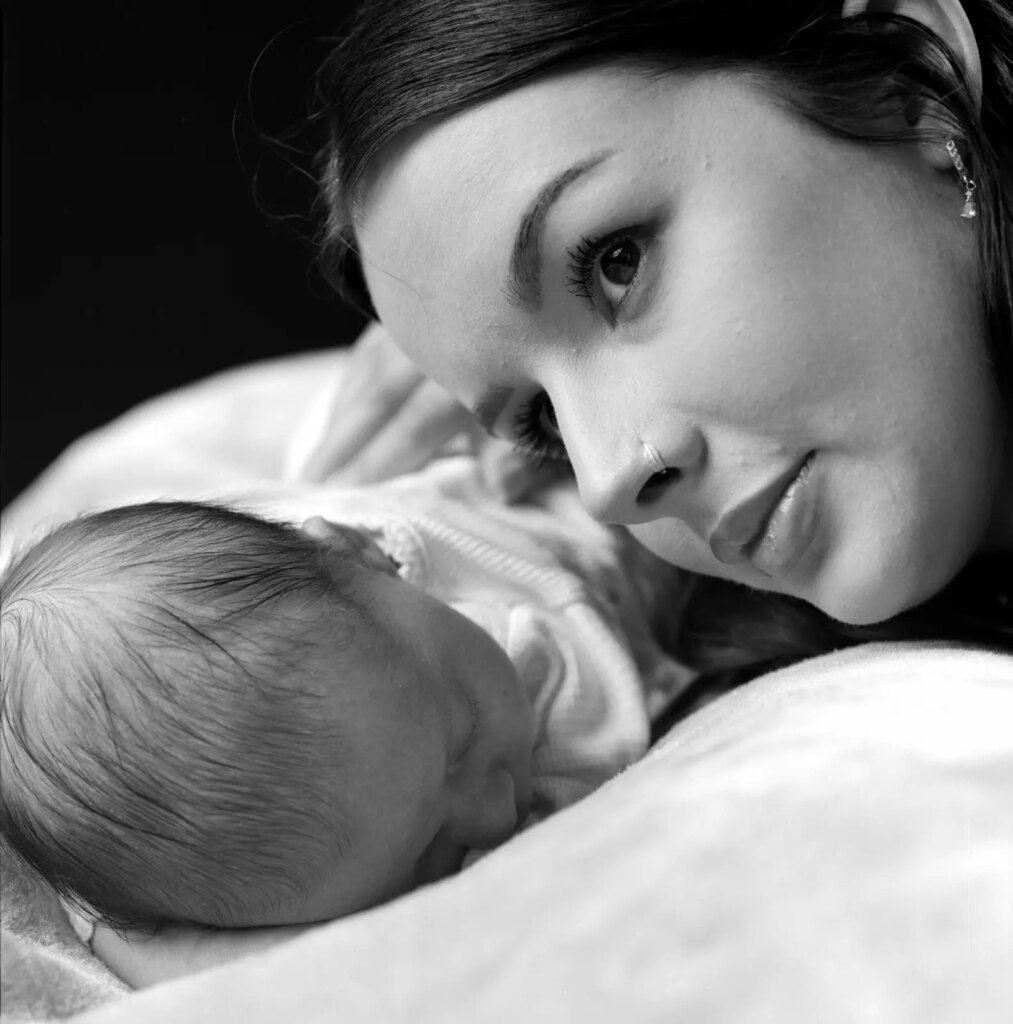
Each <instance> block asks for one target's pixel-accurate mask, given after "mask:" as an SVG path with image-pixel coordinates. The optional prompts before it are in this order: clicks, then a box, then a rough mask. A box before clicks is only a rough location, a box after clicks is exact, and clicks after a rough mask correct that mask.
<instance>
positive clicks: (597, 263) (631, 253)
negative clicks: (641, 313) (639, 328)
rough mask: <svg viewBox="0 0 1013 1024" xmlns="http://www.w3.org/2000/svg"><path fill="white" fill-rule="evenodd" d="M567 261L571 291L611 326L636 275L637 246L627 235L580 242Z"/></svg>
mask: <svg viewBox="0 0 1013 1024" xmlns="http://www.w3.org/2000/svg"><path fill="white" fill-rule="evenodd" d="M569 257H570V287H571V290H572V291H573V292H574V293H575V294H576V295H578V296H580V297H582V298H584V299H586V300H587V301H588V302H589V303H590V304H591V306H592V308H594V309H598V310H600V311H601V312H602V313H604V314H605V316H606V317H607V319H608V320H609V322H610V323H614V322H615V319H616V317H617V315H618V313H619V310H620V309H621V308H622V306H623V303H625V301H626V299H627V298H628V296H629V294H630V292H631V291H632V289H633V286H634V285H635V284H636V281H637V278H638V276H639V275H640V268H641V265H642V264H643V260H644V250H643V247H642V246H641V244H640V243H639V242H638V241H637V240H636V238H634V237H633V235H632V234H631V233H630V232H629V231H625V232H620V233H618V234H612V235H609V236H607V237H606V238H603V239H599V240H597V241H596V240H594V239H590V238H584V239H582V240H581V243H580V245H579V246H578V247H577V248H576V249H575V250H571V251H570V252H569Z"/></svg>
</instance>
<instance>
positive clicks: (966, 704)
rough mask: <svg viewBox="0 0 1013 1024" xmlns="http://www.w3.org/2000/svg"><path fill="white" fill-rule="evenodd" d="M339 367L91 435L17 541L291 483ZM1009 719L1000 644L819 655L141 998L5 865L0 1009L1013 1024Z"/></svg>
mask: <svg viewBox="0 0 1013 1024" xmlns="http://www.w3.org/2000/svg"><path fill="white" fill-rule="evenodd" d="M340 364H341V355H340V353H321V354H314V355H309V356H303V357H298V358H291V359H285V360H279V361H277V362H274V363H267V364H263V365H259V366H253V367H246V368H243V369H241V370H238V371H233V372H230V373H228V374H224V375H221V376H219V377H216V378H213V379H211V380H209V381H205V382H202V383H201V384H199V385H195V386H194V387H192V388H189V389H186V390H184V391H182V392H180V393H177V394H174V395H169V396H165V397H163V398H160V399H158V400H156V401H154V402H152V403H149V404H147V405H145V406H143V407H141V408H139V409H138V410H136V411H135V412H133V413H131V414H130V415H128V416H127V417H125V418H124V419H122V420H119V421H117V422H116V423H114V424H112V425H111V426H110V427H108V428H106V429H105V430H103V431H99V432H97V433H96V434H94V435H92V436H90V437H88V438H85V439H83V440H82V441H81V442H79V443H78V444H77V445H75V446H74V447H73V448H72V449H71V450H70V451H69V452H68V453H67V454H66V455H65V456H64V457H63V458H61V459H60V460H59V461H58V462H57V463H56V464H55V465H54V466H53V467H52V469H51V470H50V471H48V472H47V473H46V474H45V475H44V477H43V478H42V479H40V480H39V481H38V482H37V483H36V485H34V486H33V487H32V488H31V489H30V490H29V491H28V492H27V493H26V494H25V495H23V497H22V498H20V499H18V500H17V501H16V502H14V503H13V505H11V506H9V507H8V508H7V509H6V510H5V512H4V517H3V523H2V530H0V543H2V545H3V549H4V551H5V552H9V551H10V549H11V547H12V545H14V544H16V543H18V541H19V539H20V538H23V537H26V536H28V535H30V534H31V533H32V532H34V531H35V530H36V529H38V528H40V527H41V526H43V525H44V524H45V523H46V522H48V521H52V520H53V519H54V518H62V517H63V516H66V515H68V514H72V513H74V512H77V511H81V510H84V509H86V508H89V507H93V506H94V505H96V504H118V503H122V502H124V501H130V500H138V499H142V498H147V497H152V496H156V495H157V496H164V497H174V496H179V493H180V492H181V491H185V492H186V493H189V492H191V491H192V489H193V488H194V487H195V486H196V487H205V488H207V489H209V490H210V489H212V488H218V487H223V486H226V485H238V484H240V483H246V482H248V481H250V480H264V481H271V480H277V479H278V478H279V477H280V475H281V469H282V466H283V465H284V464H285V459H286V450H287V444H288V439H289V438H290V437H291V436H292V432H293V430H294V428H295V426H296V425H297V424H298V423H299V422H300V421H301V420H303V418H304V413H305V410H306V408H307V406H308V404H309V402H310V400H311V397H312V395H314V394H315V393H317V391H318V390H319V387H320V383H321V381H323V380H325V379H326V378H327V376H328V375H330V374H335V373H338V372H340ZM1011 722H1013V659H1010V658H1008V657H1002V656H998V655H989V654H985V653H981V652H974V651H965V650H959V649H950V648H946V647H922V646H907V645H898V646H894V647H887V648H881V647H867V648H858V649H856V650H854V651H850V652H847V653H846V654H842V655H836V656H828V657H826V658H821V659H817V660H815V661H811V662H806V663H803V664H800V665H797V666H794V667H793V668H791V669H788V670H785V671H783V672H781V673H777V674H774V675H771V676H767V677H765V678H762V679H758V680H756V681H755V682H753V683H751V684H750V685H749V686H747V687H745V688H743V689H741V690H738V691H736V692H734V693H731V694H729V695H727V696H725V697H723V698H721V699H720V700H718V701H716V702H715V703H714V704H712V705H710V706H709V707H708V708H705V709H704V710H702V711H700V712H698V713H697V714H694V715H693V716H692V717H691V718H689V719H688V720H686V721H685V722H684V723H683V724H682V725H681V726H679V727H678V728H677V730H676V731H675V732H674V733H673V734H672V735H671V736H670V737H669V739H668V740H667V742H666V743H665V744H664V745H663V746H662V747H661V749H658V750H656V751H652V752H651V753H650V754H649V755H648V756H647V757H646V758H645V759H644V760H643V761H641V762H640V763H639V764H637V765H635V766H633V767H632V768H630V769H628V770H627V771H626V772H624V773H622V774H621V775H620V776H619V777H617V778H616V779H614V780H613V781H612V782H610V783H608V784H607V785H605V786H604V787H602V788H601V789H599V790H598V791H597V792H596V793H594V794H592V795H591V796H589V797H588V798H587V799H586V800H584V801H582V802H580V803H578V804H576V805H575V806H573V807H570V808H568V809H567V810H564V811H562V812H561V813H559V814H558V815H555V816H554V817H553V818H551V819H550V820H548V821H547V822H545V823H544V824H542V825H539V826H538V827H536V828H533V829H531V830H530V831H528V832H526V833H525V834H523V835H521V836H519V837H518V838H517V839H516V840H514V841H512V842H510V843H509V844H507V845H506V846H505V847H503V848H501V849H500V850H498V851H495V852H494V853H493V854H491V855H490V856H489V857H487V858H486V859H485V860H483V861H482V862H481V863H480V864H478V865H476V866H475V868H473V869H472V870H470V871H467V872H464V873H463V874H462V875H460V876H458V877H456V878H454V879H450V880H447V881H446V882H443V883H441V884H439V885H437V886H434V887H432V888H431V889H429V890H422V891H419V892H416V893H413V894H411V895H409V896H407V897H405V898H403V899H401V900H398V901H397V902H395V903H393V904H390V905H388V906H386V907H381V908H379V909H377V910H376V911H371V912H369V913H366V914H363V915H359V916H357V917H353V918H349V919H347V920H344V921H337V922H334V923H333V924H330V925H326V926H324V927H322V928H321V929H320V930H319V931H315V932H313V933H312V934H310V935H307V936H306V937H305V938H302V939H299V940H297V941H294V942H292V943H290V944H288V945H286V946H284V947H281V948H279V949H278V950H276V951H274V952H271V953H267V954H261V955H258V956H256V957H253V958H250V959H248V960H246V961H240V962H237V963H235V964H233V965H230V966H228V967H225V968H221V969H217V970H214V971H211V972H208V973H206V974H203V975H199V976H195V977H192V978H189V979H184V980H182V981H179V982H174V983H172V984H168V985H165V986H160V987H157V988H154V989H151V990H149V991H147V992H143V993H137V994H129V995H127V996H126V997H125V998H122V987H121V986H119V985H118V984H117V983H116V981H115V979H113V978H112V976H111V975H110V974H109V972H108V971H106V970H105V969H104V968H103V966H102V965H101V964H100V963H99V962H98V961H97V960H94V959H93V958H90V955H89V954H88V952H87V950H86V949H85V948H84V947H83V946H82V945H80V944H77V940H76V939H75V937H74V936H73V933H72V932H71V931H70V928H69V926H68V925H67V924H66V921H65V919H64V917H63V915H62V914H61V913H60V912H59V908H58V907H57V905H56V902H55V900H54V899H53V897H52V895H51V894H50V893H48V892H46V891H44V890H42V889H40V888H39V887H37V886H34V885H32V884H30V882H29V881H28V880H27V879H25V878H24V877H23V876H22V875H21V873H20V872H19V871H18V869H17V865H16V864H13V863H12V862H10V860H9V859H8V858H5V859H4V861H3V863H2V881H3V891H2V894H0V905H2V909H3V951H2V956H3V962H2V972H0V973H2V979H3V998H2V1000H0V1015H2V1018H3V1020H4V1022H5V1024H6V1022H7V1021H10V1022H14V1021H26V1020H33V1021H36V1020H38V1021H41V1020H49V1019H55V1018H57V1017H60V1016H66V1015H67V1014H68V1013H72V1012H74V1011H75V1010H76V1009H83V1008H84V1007H86V1006H89V1005H91V1006H94V1005H96V1004H97V1003H99V1002H103V1001H109V1005H108V1006H107V1007H105V1008H104V1009H102V1010H100V1011H98V1012H96V1013H94V1014H91V1015H89V1016H87V1017H84V1018H82V1019H83V1020H86V1021H89V1022H92V1024H115V1022H121V1021H122V1022H126V1024H137V1022H144V1024H158V1022H160V1021H171V1022H173V1024H176V1022H179V1021H186V1022H193V1024H204V1022H208V1024H210V1022H214V1024H228V1022H232V1021H235V1022H237V1024H239V1022H242V1024H275V1022H277V1021H279V1020H280V1021H285V1022H290V1024H315V1022H328V1024H329V1022H332V1021H335V1020H340V1021H342V1022H343V1024H355V1022H357V1021H371V1022H372V1021H383V1022H392V1024H397V1022H398V1021H405V1022H412V1024H414V1022H420V1024H425V1022H426V1021H440V1022H444V1021H446V1022H452V1021H468V1022H472V1021H482V1022H487V1021H488V1022H492V1024H496V1022H498V1021H504V1022H507V1021H508V1022H511V1024H513V1022H516V1021H543V1020H544V1021H553V1022H555V1021H580V1022H582V1024H584V1022H596V1021H603V1022H609V1024H612V1022H614V1021H623V1022H638V1024H639V1022H654V1021H657V1022H659V1024H661V1022H664V1024H671V1022H673V1021H677V1022H683V1021H685V1022H692V1024H731V1022H734V1024H814V1022H819V1024H838V1022H840V1024H845V1022H846V1024H854V1022H860V1024H865V1022H868V1024H968V1022H974V1024H1008V1022H1009V1021H1010V1020H1013V990H1011V989H1013V971H1010V967H1009V965H1010V964H1011V963H1013V726H1011ZM118 995H119V996H120V998H116V997H117V996H118ZM114 1000H115V1001H114Z"/></svg>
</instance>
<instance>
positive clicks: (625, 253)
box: [598, 239, 640, 299]
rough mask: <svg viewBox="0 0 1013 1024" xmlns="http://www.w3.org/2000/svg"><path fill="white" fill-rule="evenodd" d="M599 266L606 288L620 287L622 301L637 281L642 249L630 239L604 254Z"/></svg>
mask: <svg viewBox="0 0 1013 1024" xmlns="http://www.w3.org/2000/svg"><path fill="white" fill-rule="evenodd" d="M598 265H599V267H600V268H601V276H602V279H603V281H604V282H605V283H606V287H607V286H608V285H614V286H617V287H619V288H620V289H621V291H620V294H619V298H620V299H621V298H622V295H623V293H624V292H625V291H626V289H627V288H629V286H630V285H631V284H633V282H634V281H635V280H636V277H637V270H638V269H639V268H640V247H639V246H638V245H637V243H636V242H634V241H633V240H632V239H628V240H626V241H625V242H621V243H620V244H619V245H617V246H614V247H613V248H611V249H609V251H608V252H605V253H603V254H602V257H601V260H599V264H598Z"/></svg>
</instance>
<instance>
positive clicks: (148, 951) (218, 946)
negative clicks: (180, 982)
mask: <svg viewBox="0 0 1013 1024" xmlns="http://www.w3.org/2000/svg"><path fill="white" fill-rule="evenodd" d="M314 927H316V925H286V926H283V927H271V928H242V929H230V930H214V929H204V928H189V927H178V928H165V929H164V930H162V931H160V932H159V933H158V934H157V935H143V934H140V933H125V934H119V933H117V932H115V931H113V930H112V928H109V927H107V926H106V925H102V924H97V925H96V926H95V932H94V935H93V936H92V940H91V947H92V949H93V950H94V951H95V954H96V955H97V956H98V957H99V959H100V960H102V961H103V962H104V963H105V964H106V965H107V966H108V967H109V968H110V969H111V970H112V971H113V972H114V973H115V974H117V975H118V976H119V977H120V978H122V979H123V980H124V981H125V982H126V983H127V984H128V985H131V986H133V987H134V988H147V987H148V986H149V985H157V984H158V983H159V982H163V981H172V979H173V978H180V977H183V976H184V975H187V974H196V973H197V972H198V971H203V970H207V969H208V968H209V967H217V966H218V965H219V964H225V963H229V962H230V961H232V960H238V959H240V957H244V956H250V955H251V954H253V953H260V952H262V951H263V950H265V949H271V948H273V947H274V946H277V945H279V944H280V943H282V942H285V941H287V940H288V939H292V938H295V937H296V936H297V935H302V934H303V933H304V932H306V931H307V930H308V929H310V928H314Z"/></svg>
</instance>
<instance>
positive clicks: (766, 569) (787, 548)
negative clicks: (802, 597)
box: [746, 452, 816, 579]
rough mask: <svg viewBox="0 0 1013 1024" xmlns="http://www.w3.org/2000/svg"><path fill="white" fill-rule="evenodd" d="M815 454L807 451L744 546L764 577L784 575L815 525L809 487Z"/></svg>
mask: <svg viewBox="0 0 1013 1024" xmlns="http://www.w3.org/2000/svg"><path fill="white" fill-rule="evenodd" d="M815 456H816V453H815V452H809V454H808V455H807V456H806V457H805V460H804V461H803V463H802V466H801V467H800V469H799V471H798V473H796V474H795V477H794V478H793V479H792V480H791V482H790V483H789V484H788V486H787V487H786V488H785V490H784V493H783V494H782V495H781V497H780V499H779V500H778V501H777V503H776V504H775V505H774V507H773V509H772V510H771V512H770V515H769V516H768V517H767V520H766V522H765V523H764V524H763V526H761V528H760V530H759V531H757V535H756V537H754V538H753V539H752V540H751V541H750V542H749V543H748V544H747V545H746V555H747V557H748V559H749V561H750V562H752V563H753V565H754V567H755V568H756V569H758V570H759V571H760V572H762V573H763V575H764V576H770V577H772V578H775V579H776V578H780V577H783V576H787V575H788V573H789V572H791V570H792V569H793V568H794V567H795V565H796V564H797V563H798V560H799V559H800V558H801V557H802V555H803V553H804V552H805V551H806V549H807V548H808V547H809V544H810V542H811V540H812V536H813V532H814V527H815V525H816V501H815V494H814V493H813V492H814V488H813V487H812V486H811V476H812V469H813V462H814V460H815Z"/></svg>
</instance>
